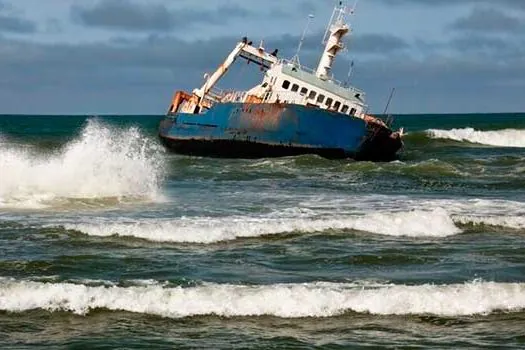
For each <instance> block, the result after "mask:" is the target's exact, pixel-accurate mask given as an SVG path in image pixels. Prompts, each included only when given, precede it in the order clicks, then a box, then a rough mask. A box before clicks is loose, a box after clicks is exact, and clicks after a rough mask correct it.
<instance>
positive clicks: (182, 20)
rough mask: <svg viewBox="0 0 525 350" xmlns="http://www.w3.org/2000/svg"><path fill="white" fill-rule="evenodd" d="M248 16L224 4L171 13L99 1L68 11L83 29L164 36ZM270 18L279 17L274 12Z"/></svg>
mask: <svg viewBox="0 0 525 350" xmlns="http://www.w3.org/2000/svg"><path fill="white" fill-rule="evenodd" d="M252 14H253V13H252V12H251V11H250V10H247V9H246V8H244V7H241V6H239V5H235V4H225V5H221V6H219V7H218V8H205V9H199V8H195V7H186V8H178V9H171V8H169V7H168V6H166V5H164V4H160V3H158V4H151V3H146V2H141V3H139V2H134V1H131V0H101V1H99V2H98V3H96V4H95V6H92V7H84V6H79V5H76V6H73V7H72V15H73V17H74V18H75V19H76V20H77V21H79V22H80V23H82V24H84V25H86V26H90V27H101V28H106V29H116V30H123V31H154V32H155V31H156V32H168V31H172V30H174V29H183V28H191V27H195V26H197V25H199V24H212V25H224V24H227V23H228V22H229V21H231V20H232V19H235V18H246V17H249V16H251V15H252ZM273 15H274V16H282V15H283V14H279V13H277V12H276V13H273Z"/></svg>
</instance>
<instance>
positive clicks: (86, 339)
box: [0, 114, 525, 349]
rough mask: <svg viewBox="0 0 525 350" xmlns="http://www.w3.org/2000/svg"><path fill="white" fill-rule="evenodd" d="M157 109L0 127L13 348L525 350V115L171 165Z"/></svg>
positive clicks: (2, 241) (0, 232)
mask: <svg viewBox="0 0 525 350" xmlns="http://www.w3.org/2000/svg"><path fill="white" fill-rule="evenodd" d="M161 118H162V117H161V116H103V117H94V116H89V117H88V116H9V115H6V116H0V348H1V349H35V348H46V349H48V348H49V349H53V348H57V349H64V348H67V349H113V348H122V349H134V348H169V349H172V348H176V349H245V348H254V349H271V348H285V349H315V348H326V349H346V348H378V347H391V348H436V349H442V348H460V347H462V348H475V349H479V348H516V349H518V348H524V347H525V328H524V325H525V180H524V176H525V114H487V115H485V114H477V115H476V114H470V115H403V116H397V117H396V119H395V127H396V128H399V127H404V130H405V132H406V136H405V148H404V150H403V152H402V153H401V155H400V159H399V160H397V161H394V162H390V163H371V162H354V161H351V160H326V159H323V158H320V157H317V156H310V155H305V156H298V157H289V158H277V159H257V160H225V159H210V158H197V157H186V156H179V155H174V154H171V153H169V152H167V151H166V150H165V149H164V148H163V147H162V146H161V145H160V143H159V141H158V139H157V134H156V128H157V125H158V122H159V121H160V119H161Z"/></svg>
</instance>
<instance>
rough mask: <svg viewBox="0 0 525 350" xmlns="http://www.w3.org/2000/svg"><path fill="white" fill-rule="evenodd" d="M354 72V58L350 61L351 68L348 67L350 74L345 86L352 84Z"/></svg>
mask: <svg viewBox="0 0 525 350" xmlns="http://www.w3.org/2000/svg"><path fill="white" fill-rule="evenodd" d="M353 73H354V60H352V62H350V68H349V69H348V75H347V76H346V81H345V83H344V87H348V85H350V78H352V74H353Z"/></svg>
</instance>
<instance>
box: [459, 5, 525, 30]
mask: <svg viewBox="0 0 525 350" xmlns="http://www.w3.org/2000/svg"><path fill="white" fill-rule="evenodd" d="M524 3H525V1H524ZM452 27H453V28H454V29H458V30H467V31H481V32H487V33H493V32H508V33H514V32H517V31H520V30H523V29H525V24H524V19H520V18H518V17H514V16H511V15H508V14H506V13H504V12H502V11H499V10H496V9H487V8H475V9H474V10H473V11H472V12H471V13H470V14H469V15H468V16H467V17H462V18H460V19H458V20H457V21H455V22H454V23H453V25H452Z"/></svg>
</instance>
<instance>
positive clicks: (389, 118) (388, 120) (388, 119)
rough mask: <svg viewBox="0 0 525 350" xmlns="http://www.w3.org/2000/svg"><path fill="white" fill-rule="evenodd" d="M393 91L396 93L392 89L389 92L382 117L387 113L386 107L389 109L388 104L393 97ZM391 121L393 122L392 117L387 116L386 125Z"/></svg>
mask: <svg viewBox="0 0 525 350" xmlns="http://www.w3.org/2000/svg"><path fill="white" fill-rule="evenodd" d="M395 91H396V88H392V91H390V96H389V97H388V102H387V103H386V106H385V110H384V112H383V115H386V112H387V111H388V107H390V102H391V101H392V97H394V92H395ZM392 121H393V118H392V115H389V116H388V117H387V120H386V124H387V125H390V124H392Z"/></svg>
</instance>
